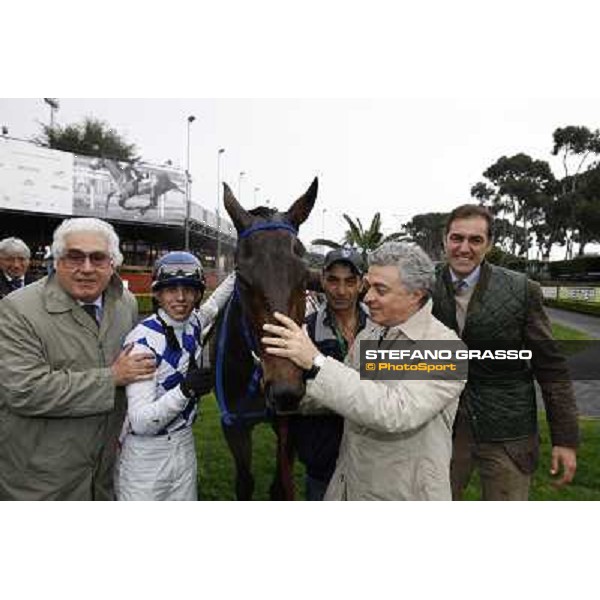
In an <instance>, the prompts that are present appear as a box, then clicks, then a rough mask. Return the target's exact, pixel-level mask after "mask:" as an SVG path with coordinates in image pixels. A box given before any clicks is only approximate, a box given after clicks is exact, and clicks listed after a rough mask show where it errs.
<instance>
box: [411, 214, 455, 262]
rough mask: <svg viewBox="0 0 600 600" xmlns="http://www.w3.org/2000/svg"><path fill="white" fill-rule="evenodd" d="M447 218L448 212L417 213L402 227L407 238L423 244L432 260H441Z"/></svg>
mask: <svg viewBox="0 0 600 600" xmlns="http://www.w3.org/2000/svg"><path fill="white" fill-rule="evenodd" d="M447 219H448V213H424V214H420V215H415V216H414V217H413V218H412V219H411V220H410V221H409V222H408V223H406V224H404V225H403V226H402V229H403V231H404V232H405V234H406V236H407V239H408V240H410V241H412V242H414V243H415V244H418V245H419V246H421V248H423V250H425V252H427V254H428V255H429V257H430V258H431V259H432V260H441V259H442V256H443V254H444V237H445V236H444V232H445V229H446V221H447Z"/></svg>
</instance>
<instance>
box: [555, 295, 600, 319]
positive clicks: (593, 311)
mask: <svg viewBox="0 0 600 600" xmlns="http://www.w3.org/2000/svg"><path fill="white" fill-rule="evenodd" d="M544 304H546V306H551V307H552V308H562V309H563V310H570V311H573V312H578V313H583V314H586V315H594V316H597V317H600V304H596V303H592V302H577V301H576V300H552V299H549V298H546V299H545V300H544Z"/></svg>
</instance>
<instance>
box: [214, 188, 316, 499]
mask: <svg viewBox="0 0 600 600" xmlns="http://www.w3.org/2000/svg"><path fill="white" fill-rule="evenodd" d="M317 189H318V180H317V179H316V178H315V180H314V181H313V182H312V184H311V185H310V187H309V188H308V190H307V191H306V192H305V194H303V195H302V196H301V197H300V198H299V199H298V200H296V202H294V203H293V204H292V205H291V207H290V208H289V209H288V210H287V211H286V212H279V211H277V210H276V209H271V208H266V207H258V208H255V209H252V210H249V211H246V210H245V209H243V208H242V207H241V206H240V204H239V202H238V201H237V200H236V198H235V196H234V195H233V193H232V191H231V189H230V188H229V186H228V185H227V184H224V204H225V209H226V210H227V213H228V214H229V216H230V217H231V220H232V222H233V224H234V226H235V228H236V231H237V233H238V243H237V247H236V252H235V269H236V284H235V290H234V292H233V294H232V296H231V298H230V300H229V302H228V304H227V305H226V307H225V308H224V310H223V312H222V313H221V315H220V317H219V320H218V322H217V325H216V335H215V338H214V341H215V342H216V351H215V352H213V356H214V355H215V354H216V356H215V362H216V386H215V387H216V396H217V402H218V404H219V409H220V412H221V425H222V429H223V433H224V436H225V439H226V441H227V444H228V446H229V449H230V451H231V454H232V455H233V458H234V461H235V468H236V478H235V492H236V497H237V499H238V500H250V499H251V498H252V494H253V491H254V478H253V476H252V471H251V460H252V428H253V427H254V426H255V425H256V424H257V423H259V422H264V421H270V422H271V423H272V424H273V426H274V429H275V432H276V435H277V469H276V473H275V479H274V481H273V484H272V485H271V489H270V497H271V499H273V500H281V499H286V500H292V499H293V498H294V490H293V483H292V473H291V466H292V462H293V455H292V454H293V453H292V448H291V445H290V444H289V442H288V438H287V427H288V415H290V414H294V413H295V412H297V410H298V404H299V402H300V400H301V398H302V397H303V396H304V392H305V385H304V380H303V373H302V370H301V369H299V368H298V367H297V366H296V365H294V364H293V363H292V362H291V361H290V360H288V359H283V358H279V357H275V356H272V355H269V354H267V353H266V352H265V351H264V348H263V346H262V345H261V344H260V339H261V337H262V336H263V335H264V334H263V330H262V326H263V325H264V324H265V323H274V322H275V320H274V318H273V313H274V312H275V311H278V312H281V313H284V314H287V315H289V316H290V317H291V318H292V319H294V321H296V323H299V324H301V323H302V322H303V321H304V314H305V292H306V282H307V277H308V268H307V266H306V264H305V263H304V261H303V255H304V254H305V249H304V246H303V245H302V243H301V242H300V240H299V239H298V237H297V235H298V228H299V227H300V225H301V224H302V223H303V222H304V221H305V220H306V219H307V218H308V216H309V214H310V212H311V210H312V209H313V206H314V204H315V200H316V198H317Z"/></svg>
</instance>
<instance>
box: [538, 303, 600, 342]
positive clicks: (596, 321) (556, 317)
mask: <svg viewBox="0 0 600 600" xmlns="http://www.w3.org/2000/svg"><path fill="white" fill-rule="evenodd" d="M546 312H547V313H548V316H549V317H550V318H551V319H552V320H553V321H556V322H557V323H560V324H561V325H567V326H568V327H573V328H574V329H579V330H580V331H585V332H586V333H587V334H589V335H590V336H591V337H593V338H597V339H600V317H594V316H592V315H582V314H580V313H575V312H571V311H568V310H559V309H558V308H548V307H546Z"/></svg>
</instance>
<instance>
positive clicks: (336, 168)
mask: <svg viewBox="0 0 600 600" xmlns="http://www.w3.org/2000/svg"><path fill="white" fill-rule="evenodd" d="M59 101H60V110H59V112H58V114H57V120H58V122H59V123H60V124H66V123H71V122H74V121H80V120H81V119H82V118H83V117H85V116H88V115H90V116H94V117H98V118H100V119H103V120H106V121H107V122H108V123H109V124H110V125H111V126H113V127H114V128H116V129H117V131H119V132H120V133H122V134H123V135H124V137H125V138H126V139H127V140H128V141H130V142H133V143H135V144H136V146H137V148H138V151H139V153H140V154H141V156H142V157H143V159H144V160H146V161H149V162H154V163H163V162H164V161H166V160H168V159H170V160H172V161H173V162H174V163H175V164H176V165H179V166H181V167H183V168H185V160H186V158H185V157H186V126H187V117H188V115H194V116H195V117H196V121H195V122H194V123H193V124H192V128H191V171H192V176H193V199H194V201H195V202H199V203H200V204H203V205H205V206H207V207H209V208H212V209H215V207H216V194H217V152H218V149H219V148H224V149H225V153H224V154H223V157H222V162H221V173H222V179H223V180H224V181H227V182H228V183H229V185H230V186H231V187H232V189H233V190H234V192H235V193H236V194H238V191H239V190H240V177H239V174H240V172H242V171H243V172H245V176H243V177H242V179H241V202H242V204H243V205H244V206H245V207H247V208H251V207H252V206H253V205H254V196H255V192H254V188H260V189H259V190H258V192H256V198H257V202H258V203H259V204H265V203H266V201H267V200H268V201H270V204H271V206H277V207H278V208H280V209H285V208H287V206H288V205H289V204H290V203H291V202H292V201H293V200H294V199H296V198H297V197H298V196H299V195H300V194H301V193H302V192H303V191H304V190H305V189H306V188H307V187H308V185H309V184H310V182H311V181H312V179H313V177H315V176H318V177H319V184H320V186H319V196H318V199H317V203H316V205H315V208H314V210H313V213H312V214H311V216H310V218H309V220H308V221H307V222H306V224H305V225H304V226H303V228H302V231H301V237H302V239H303V240H304V241H305V242H309V241H310V240H312V239H314V238H315V237H321V235H322V233H323V230H324V233H325V236H326V237H328V238H333V239H339V238H341V236H342V235H343V232H344V230H345V222H344V221H343V219H342V217H341V215H342V213H344V212H346V213H347V214H349V215H350V216H352V217H359V218H360V219H361V220H362V222H363V224H364V225H367V224H368V223H369V222H370V220H371V218H372V217H373V215H374V213H375V212H376V211H380V212H381V214H382V217H383V224H384V230H386V231H393V230H395V229H397V227H398V226H399V225H400V223H401V222H403V221H406V220H407V219H409V218H410V217H411V216H413V215H415V214H418V213H423V212H431V211H447V210H449V209H451V208H452V207H453V206H455V205H457V204H459V203H462V202H465V201H469V200H470V195H469V191H470V188H471V186H472V185H473V184H474V183H476V182H477V181H478V180H479V179H480V178H481V173H482V172H483V171H484V170H485V169H486V168H487V167H488V166H489V165H490V164H491V163H492V162H493V161H495V160H496V159H497V158H499V157H500V156H502V155H511V154H514V153H517V152H526V153H529V154H531V155H532V156H533V157H535V158H543V159H546V160H550V162H551V164H552V166H553V168H554V170H555V172H556V173H557V174H560V169H561V165H560V163H559V162H558V161H557V160H556V159H553V157H551V155H550V150H551V147H552V132H553V131H554V129H556V128H557V127H560V126H565V125H586V126H588V127H591V128H596V127H600V103H599V102H598V101H594V100H589V99H588V100H581V101H577V100H529V101H511V100H507V99H503V100H498V101H496V102H492V101H486V100H474V101H466V100H464V101H463V100H457V99H454V100H444V99H430V100H414V99H399V100H341V99H340V100H307V99H302V100H243V99H233V100H207V99H199V100H193V99H185V100H177V99H172V100H171V99H68V98H60V99H59ZM48 119H49V110H48V107H47V106H46V105H45V104H44V102H43V100H42V99H41V98H33V99H2V100H0V124H1V125H6V126H7V127H8V128H9V132H10V135H12V136H14V137H22V138H29V137H31V136H33V135H35V134H36V133H37V132H38V131H39V123H40V122H47V121H48ZM324 210H325V213H324V212H323V211H324Z"/></svg>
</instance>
